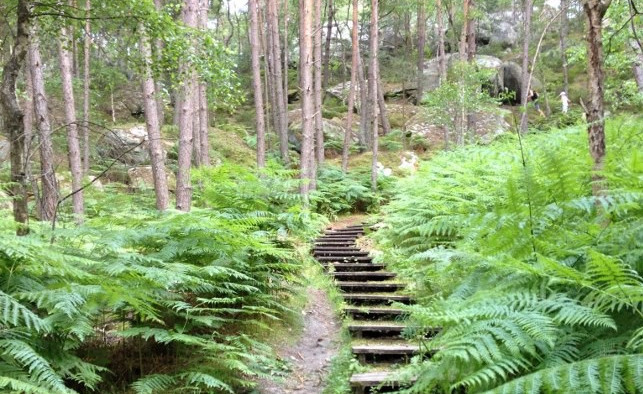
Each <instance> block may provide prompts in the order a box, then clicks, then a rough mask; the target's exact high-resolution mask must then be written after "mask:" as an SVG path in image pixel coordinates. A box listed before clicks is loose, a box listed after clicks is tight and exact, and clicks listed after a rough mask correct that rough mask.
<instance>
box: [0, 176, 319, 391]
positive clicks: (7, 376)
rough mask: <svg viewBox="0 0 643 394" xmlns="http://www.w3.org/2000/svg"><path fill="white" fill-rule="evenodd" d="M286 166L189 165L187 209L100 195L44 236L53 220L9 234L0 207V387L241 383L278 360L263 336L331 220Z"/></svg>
mask: <svg viewBox="0 0 643 394" xmlns="http://www.w3.org/2000/svg"><path fill="white" fill-rule="evenodd" d="M292 175H293V174H291V173H289V172H288V171H285V170H280V169H278V168H276V167H275V168H273V169H271V170H269V171H268V173H267V174H264V175H263V176H261V177H258V176H257V175H256V174H254V173H252V172H251V171H250V170H248V169H244V168H241V167H236V166H231V165H224V166H221V167H217V168H208V169H202V170H197V171H196V173H195V174H194V177H195V179H194V181H195V185H198V186H195V205H196V207H195V208H194V209H193V210H192V212H190V213H179V212H167V213H163V214H158V213H156V212H154V211H153V209H151V207H152V206H153V200H151V199H145V197H141V196H140V195H139V196H137V197H131V196H126V195H123V194H122V193H107V194H106V195H105V196H103V197H98V196H97V195H95V196H93V197H91V198H89V199H88V205H89V207H88V212H90V215H89V217H88V218H87V220H86V222H85V224H84V225H83V226H80V227H76V226H72V225H66V224H65V223H62V224H61V225H59V226H58V227H59V228H60V229H59V230H56V233H55V240H54V242H53V243H51V237H52V234H51V230H50V229H49V228H48V227H45V226H42V227H38V226H37V225H36V224H34V225H33V226H32V227H33V231H32V234H30V235H29V236H26V237H15V236H14V235H13V231H14V226H15V225H14V223H13V222H12V221H11V220H9V219H8V216H10V215H2V216H0V391H3V392H6V391H9V392H24V393H70V392H136V393H159V392H174V391H177V392H178V391H181V392H185V391H188V392H204V393H213V392H222V393H223V392H243V391H244V390H245V389H247V388H250V387H251V386H252V384H253V383H252V380H253V379H254V378H256V377H258V376H259V377H260V376H262V375H264V374H267V373H268V372H269V371H270V370H271V369H272V368H273V367H274V365H275V357H274V355H273V354H272V351H271V349H270V347H269V346H268V345H267V344H266V343H265V338H266V337H267V335H266V333H267V332H269V331H270V329H271V327H274V326H275V322H278V321H279V320H281V319H283V318H284V317H286V316H287V315H288V314H289V313H292V311H289V305H291V304H290V303H289V299H290V298H291V295H292V294H291V292H292V289H293V284H294V283H296V282H297V281H298V279H297V278H298V275H299V273H300V272H301V269H302V264H301V261H302V259H301V258H300V256H298V253H301V252H298V249H297V248H296V243H297V242H298V240H305V239H310V238H311V237H313V236H314V235H315V234H316V233H317V232H318V231H319V229H320V228H321V227H323V225H324V224H325V223H326V219H325V218H324V217H323V216H321V215H318V214H315V213H311V212H310V211H309V210H306V209H303V208H302V206H301V204H300V199H299V196H298V193H297V182H296V180H293V176H292ZM134 199H136V203H133V201H134ZM136 204H141V205H140V206H139V207H136ZM146 206H147V207H150V208H145V207H146Z"/></svg>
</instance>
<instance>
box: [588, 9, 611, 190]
mask: <svg viewBox="0 0 643 394" xmlns="http://www.w3.org/2000/svg"><path fill="white" fill-rule="evenodd" d="M610 2H611V0H587V1H585V2H583V9H584V10H585V14H586V15H587V71H588V76H589V101H588V103H587V122H588V127H587V134H588V139H589V152H590V154H591V156H592V159H593V160H594V168H593V170H594V174H593V177H592V180H593V183H592V190H593V193H594V196H601V195H603V194H604V193H605V191H606V190H605V189H606V185H605V184H604V178H603V175H602V174H601V171H602V170H603V165H604V160H605V118H604V116H605V113H604V112H605V110H604V105H603V96H604V86H603V80H604V77H603V39H602V24H603V16H605V12H606V11H607V8H608V7H609V5H610Z"/></svg>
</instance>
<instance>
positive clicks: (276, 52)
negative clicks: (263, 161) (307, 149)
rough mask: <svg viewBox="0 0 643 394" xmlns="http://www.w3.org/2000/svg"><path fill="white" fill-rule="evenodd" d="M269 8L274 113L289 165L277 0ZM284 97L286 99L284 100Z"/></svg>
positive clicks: (281, 143)
mask: <svg viewBox="0 0 643 394" xmlns="http://www.w3.org/2000/svg"><path fill="white" fill-rule="evenodd" d="M267 7H268V18H267V22H268V32H267V34H268V35H269V36H270V47H269V48H268V52H269V53H270V58H271V59H272V71H273V74H274V78H272V79H271V85H272V90H273V92H274V95H275V102H274V107H273V111H275V113H276V120H277V123H276V124H275V130H276V132H277V136H278V137H279V152H280V154H281V160H283V162H284V163H288V162H289V160H290V158H289V156H288V114H287V112H286V106H285V103H286V101H287V100H288V98H287V92H284V90H283V85H282V79H283V75H282V69H281V43H280V37H279V19H278V14H277V0H267ZM284 96H286V98H285V99H284Z"/></svg>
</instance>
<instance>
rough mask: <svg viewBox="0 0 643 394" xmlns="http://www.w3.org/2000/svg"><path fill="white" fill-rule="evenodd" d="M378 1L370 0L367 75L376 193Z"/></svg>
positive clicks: (373, 174)
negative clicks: (368, 66)
mask: <svg viewBox="0 0 643 394" xmlns="http://www.w3.org/2000/svg"><path fill="white" fill-rule="evenodd" d="M378 17H379V11H378V0H371V34H370V36H371V37H370V38H371V41H370V46H371V48H370V52H371V53H370V55H371V67H370V73H369V85H370V89H369V93H370V94H371V97H370V102H371V109H372V111H373V114H372V119H373V130H372V132H373V160H372V162H371V189H372V190H373V192H376V191H377V153H378V148H379V146H378V126H377V108H378V107H377V98H378V92H377V91H378V89H377V87H378V86H377V85H378V80H379V63H378V57H377V50H378V47H379V39H378V34H377V33H378V24H377V22H378Z"/></svg>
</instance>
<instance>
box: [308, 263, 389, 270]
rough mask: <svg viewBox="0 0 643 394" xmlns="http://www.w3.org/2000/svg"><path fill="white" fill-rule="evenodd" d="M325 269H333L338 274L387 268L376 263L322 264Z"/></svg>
mask: <svg viewBox="0 0 643 394" xmlns="http://www.w3.org/2000/svg"><path fill="white" fill-rule="evenodd" d="M320 264H321V265H322V266H323V267H324V269H326V270H327V269H328V268H329V267H333V268H334V270H335V271H336V272H354V271H362V272H364V271H368V272H373V271H380V270H383V269H384V268H385V266H384V264H375V263H320Z"/></svg>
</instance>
